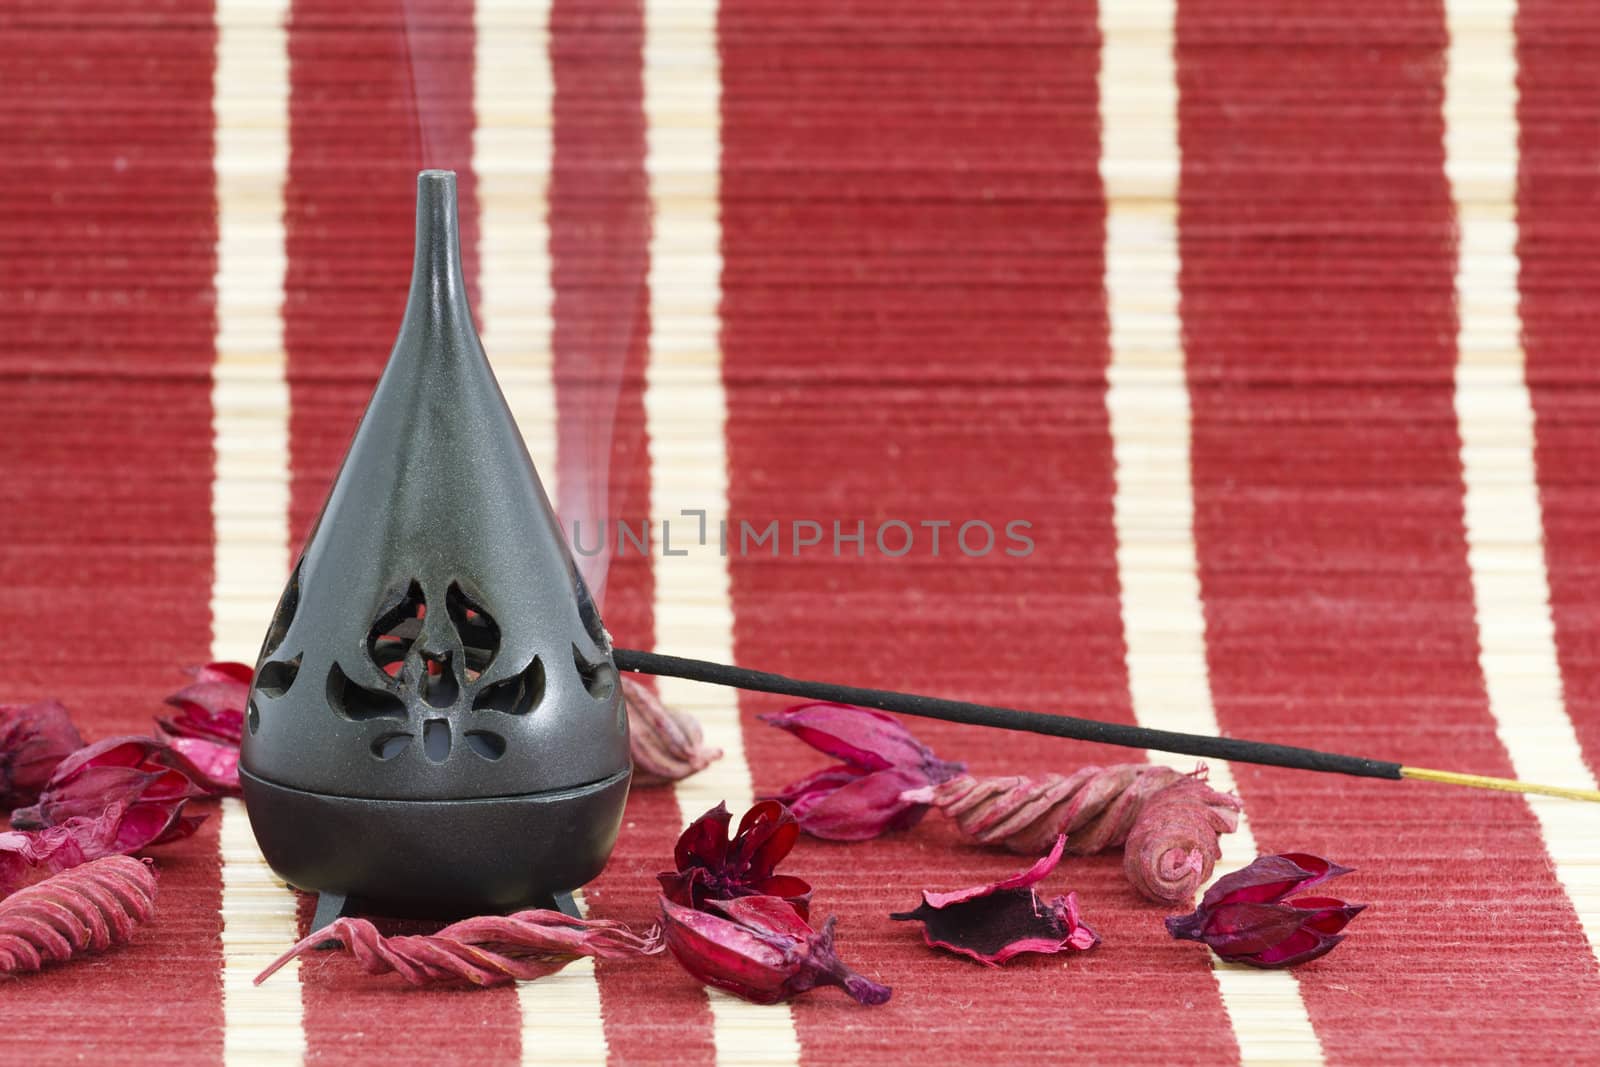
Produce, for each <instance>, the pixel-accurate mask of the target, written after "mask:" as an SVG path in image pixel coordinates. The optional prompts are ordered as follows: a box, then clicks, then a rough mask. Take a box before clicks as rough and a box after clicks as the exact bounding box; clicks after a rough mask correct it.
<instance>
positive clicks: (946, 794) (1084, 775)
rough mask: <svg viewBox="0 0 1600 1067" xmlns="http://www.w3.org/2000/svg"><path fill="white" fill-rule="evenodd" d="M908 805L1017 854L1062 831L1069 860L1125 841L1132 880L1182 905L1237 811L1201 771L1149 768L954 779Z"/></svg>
mask: <svg viewBox="0 0 1600 1067" xmlns="http://www.w3.org/2000/svg"><path fill="white" fill-rule="evenodd" d="M905 799H906V800H907V801H908V802H918V803H929V804H932V805H933V806H935V807H937V808H938V809H939V810H941V811H943V812H944V813H945V814H946V815H948V816H949V817H950V818H952V819H954V820H956V824H957V825H958V826H960V827H961V829H962V831H963V832H965V833H967V834H969V835H971V836H972V837H973V838H975V839H976V840H978V841H981V842H983V843H984V844H990V845H1000V846H1002V847H1004V848H1007V849H1010V850H1011V851H1013V852H1022V853H1024V854H1028V855H1037V854H1038V853H1039V852H1042V851H1043V850H1044V849H1046V848H1048V847H1050V843H1051V842H1052V841H1054V840H1055V837H1056V835H1058V834H1066V835H1067V851H1068V852H1071V853H1073V854H1075V855H1092V854H1093V853H1096V852H1101V851H1103V850H1105V849H1108V848H1116V847H1118V846H1121V845H1124V844H1126V845H1127V854H1126V855H1125V857H1124V860H1123V865H1124V870H1125V871H1126V872H1127V875H1128V880H1129V882H1131V883H1132V884H1133V886H1134V887H1135V888H1136V889H1138V890H1139V891H1140V892H1141V893H1144V894H1145V895H1146V896H1148V897H1150V898H1151V899H1153V900H1158V901H1161V902H1163V903H1179V902H1182V901H1187V900H1188V899H1190V898H1191V897H1192V896H1193V895H1194V890H1195V889H1196V888H1197V887H1198V886H1199V885H1200V884H1201V883H1202V882H1203V881H1204V880H1205V879H1206V878H1209V877H1210V875H1211V865H1212V864H1213V863H1214V862H1215V861H1216V858H1217V857H1218V856H1219V855H1220V854H1221V846H1220V844H1219V843H1218V840H1217V838H1218V836H1219V835H1220V834H1223V833H1227V832H1229V831H1231V830H1233V829H1234V828H1235V827H1237V826H1238V822H1239V816H1238V812H1239V809H1240V807H1241V805H1240V803H1239V798H1238V797H1235V796H1234V795H1232V794H1231V793H1219V792H1218V791H1216V790H1214V789H1212V788H1211V787H1210V786H1208V785H1206V784H1205V768H1204V766H1202V767H1200V768H1199V769H1198V770H1196V771H1195V772H1194V773H1193V774H1192V775H1191V774H1184V773H1183V772H1181V771H1176V770H1173V769H1172V768H1170V767H1163V766H1159V765H1157V764H1150V763H1119V764H1116V765H1113V766H1110V767H1092V766H1091V767H1082V768H1080V769H1078V770H1077V771H1074V772H1073V773H1072V774H1069V775H1060V774H1046V775H1043V776H1041V777H1039V778H1025V777H1022V776H1020V775H1011V776H1006V777H993V778H974V777H972V776H971V775H958V776H957V777H955V778H951V779H950V780H948V781H946V782H943V783H941V784H939V785H937V786H933V787H928V788H924V789H919V790H916V791H914V792H912V793H910V794H908V795H907V796H906V798H905Z"/></svg>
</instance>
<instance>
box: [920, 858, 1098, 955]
mask: <svg viewBox="0 0 1600 1067" xmlns="http://www.w3.org/2000/svg"><path fill="white" fill-rule="evenodd" d="M1066 844H1067V839H1066V837H1065V835H1062V836H1059V837H1057V838H1056V841H1055V845H1054V847H1052V848H1051V850H1050V852H1049V853H1048V854H1047V855H1045V856H1044V857H1042V858H1041V859H1040V860H1039V861H1038V862H1037V863H1035V864H1034V865H1033V866H1031V867H1029V868H1028V869H1027V870H1025V871H1021V872H1019V873H1017V874H1014V875H1012V876H1011V877H1009V878H1002V879H1001V880H1000V881H998V882H991V883H990V884H988V885H981V886H973V887H972V888H970V889H958V890H954V891H951V892H948V893H936V892H933V891H932V890H927V889H925V890H923V891H922V903H921V904H920V905H918V906H917V907H916V908H914V909H912V910H911V911H901V912H894V913H892V914H891V915H890V916H889V918H891V919H896V920H899V921H901V922H920V923H922V928H923V929H922V936H923V939H924V940H925V941H926V942H927V943H928V944H929V945H931V946H933V947H934V948H942V949H945V950H947V951H950V952H954V953H957V954H958V955H962V956H966V957H968V958H969V959H974V960H977V961H978V962H979V963H982V964H985V965H987V966H990V967H998V966H999V965H1000V964H1002V963H1004V962H1006V961H1007V960H1009V959H1011V958H1012V957H1014V956H1018V955H1020V954H1022V953H1024V952H1041V953H1056V952H1065V951H1067V950H1069V949H1073V950H1077V951H1080V952H1082V951H1086V950H1088V949H1091V948H1094V947H1095V946H1096V945H1098V944H1099V943H1100V935H1099V934H1097V933H1095V932H1094V931H1093V930H1092V929H1090V927H1089V925H1088V924H1087V923H1085V922H1084V921H1083V916H1082V913H1081V911H1080V909H1079V906H1078V894H1076V893H1068V894H1067V895H1066V896H1064V897H1056V898H1055V899H1054V900H1050V901H1045V900H1042V899H1040V897H1039V894H1038V891H1037V890H1036V889H1035V888H1034V886H1036V885H1038V883H1039V882H1041V881H1043V880H1044V878H1045V877H1046V876H1047V875H1049V873H1050V872H1051V871H1053V870H1055V868H1056V864H1058V863H1060V862H1061V856H1062V853H1063V852H1064V851H1065V849H1066Z"/></svg>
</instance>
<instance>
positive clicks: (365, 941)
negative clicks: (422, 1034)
mask: <svg viewBox="0 0 1600 1067" xmlns="http://www.w3.org/2000/svg"><path fill="white" fill-rule="evenodd" d="M328 941H337V942H338V943H339V944H340V945H341V946H342V947H343V948H344V950H345V951H346V952H348V953H349V954H351V955H352V956H354V957H355V958H356V962H357V963H359V964H360V965H361V969H362V970H364V971H366V972H367V973H368V974H389V973H394V974H398V975H400V977H401V978H403V979H405V981H407V982H409V983H410V984H412V985H416V986H422V985H434V984H442V983H451V984H453V983H460V982H466V983H469V984H471V985H475V986H480V987H486V986H497V985H508V984H510V983H512V982H518V981H530V980H532V979H535V978H542V977H544V976H545V975H547V974H554V973H555V972H556V971H559V970H560V969H561V968H563V967H565V966H566V965H567V964H569V963H571V962H572V961H573V960H576V959H581V958H583V957H585V956H590V957H594V958H597V959H625V958H627V957H630V956H650V955H654V954H656V953H658V952H660V951H661V950H662V942H661V934H660V931H659V930H658V929H656V928H655V927H651V928H650V929H649V930H646V931H645V932H644V933H643V934H636V933H634V932H633V931H632V930H631V929H629V928H628V927H627V926H626V925H624V924H623V923H619V922H612V921H610V920H608V919H574V918H572V917H570V916H568V915H564V914H562V913H561V912H559V911H550V910H547V909H543V908H534V909H531V910H529V911H519V912H517V913H516V914H515V915H488V916H481V917H478V918H473V919H464V920H462V921H461V922H458V923H452V924H450V925H449V926H446V927H444V928H443V929H442V930H440V931H439V932H438V933H435V934H410V935H405V936H400V937H385V936H383V935H382V934H380V933H379V932H378V929H377V927H375V926H373V925H372V924H371V923H370V922H368V921H367V920H365V919H336V920H334V922H332V923H330V924H329V925H328V926H326V927H324V928H323V929H321V930H318V931H317V932H316V933H314V934H312V935H311V936H310V937H308V938H306V939H305V940H303V941H301V942H299V943H298V944H296V945H295V946H294V947H292V948H291V949H289V951H288V952H285V953H284V954H283V955H282V956H280V957H278V959H277V960H275V961H274V962H273V963H272V964H271V965H270V966H269V967H268V968H267V969H266V970H264V971H262V972H261V973H260V974H259V975H257V976H256V979H255V982H256V984H257V985H260V984H261V983H262V982H264V981H266V980H267V979H268V978H270V977H272V975H273V974H274V973H276V972H277V970H278V969H279V968H281V967H282V966H283V965H284V964H286V963H288V962H289V961H290V960H292V959H296V958H298V957H301V956H304V955H306V954H307V953H309V952H311V951H313V950H314V949H316V948H317V947H318V946H319V945H322V944H324V943H326V942H328Z"/></svg>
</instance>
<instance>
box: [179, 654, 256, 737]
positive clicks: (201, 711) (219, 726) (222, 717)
mask: <svg viewBox="0 0 1600 1067" xmlns="http://www.w3.org/2000/svg"><path fill="white" fill-rule="evenodd" d="M189 674H190V675H191V676H192V677H193V678H194V681H193V682H192V683H190V684H189V685H187V686H185V687H184V688H182V689H180V690H178V691H177V692H176V693H173V694H172V695H171V696H169V697H167V703H168V704H171V705H172V706H173V707H175V708H177V709H178V711H179V714H178V715H177V716H176V717H175V718H171V719H158V720H157V722H159V723H160V724H161V729H162V730H163V731H165V732H166V733H168V734H170V735H172V736H173V737H194V738H199V739H201V740H205V741H215V742H218V743H220V744H225V745H232V746H233V747H234V748H238V747H239V740H240V737H241V736H242V735H243V732H244V711H245V705H246V703H247V702H248V701H249V699H250V676H251V670H250V668H249V667H248V666H246V665H245V664H243V663H207V664H206V665H205V666H203V667H191V668H190V669H189Z"/></svg>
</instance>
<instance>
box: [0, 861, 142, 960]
mask: <svg viewBox="0 0 1600 1067" xmlns="http://www.w3.org/2000/svg"><path fill="white" fill-rule="evenodd" d="M155 893H156V878H155V874H154V873H152V872H151V870H150V868H149V867H148V866H146V865H145V864H143V863H141V862H140V861H138V860H136V859H131V858H129V857H127V856H106V857H104V858H102V859H97V860H93V861H91V862H89V863H85V864H82V865H81V866H77V867H73V868H71V869H70V870H66V871H62V872H61V873H60V874H57V875H55V876H54V877H51V878H47V879H46V880H44V881H42V882H39V883H38V884H36V885H31V886H28V887H27V888H25V889H19V890H18V891H17V892H15V893H13V894H11V895H10V896H8V897H6V898H5V899H3V900H0V974H15V973H18V972H22V971H37V970H39V969H40V968H41V967H42V966H43V965H44V964H46V963H60V962H64V961H65V960H68V959H70V958H72V957H73V956H74V955H77V954H79V953H82V952H87V951H101V950H104V949H107V948H110V947H111V946H113V945H120V944H124V943H125V942H127V941H128V940H129V939H130V938H131V937H132V936H133V931H134V929H135V928H136V927H137V926H138V925H139V924H140V923H142V922H144V921H145V920H146V919H148V918H149V917H150V916H151V915H152V914H154V912H155Z"/></svg>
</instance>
